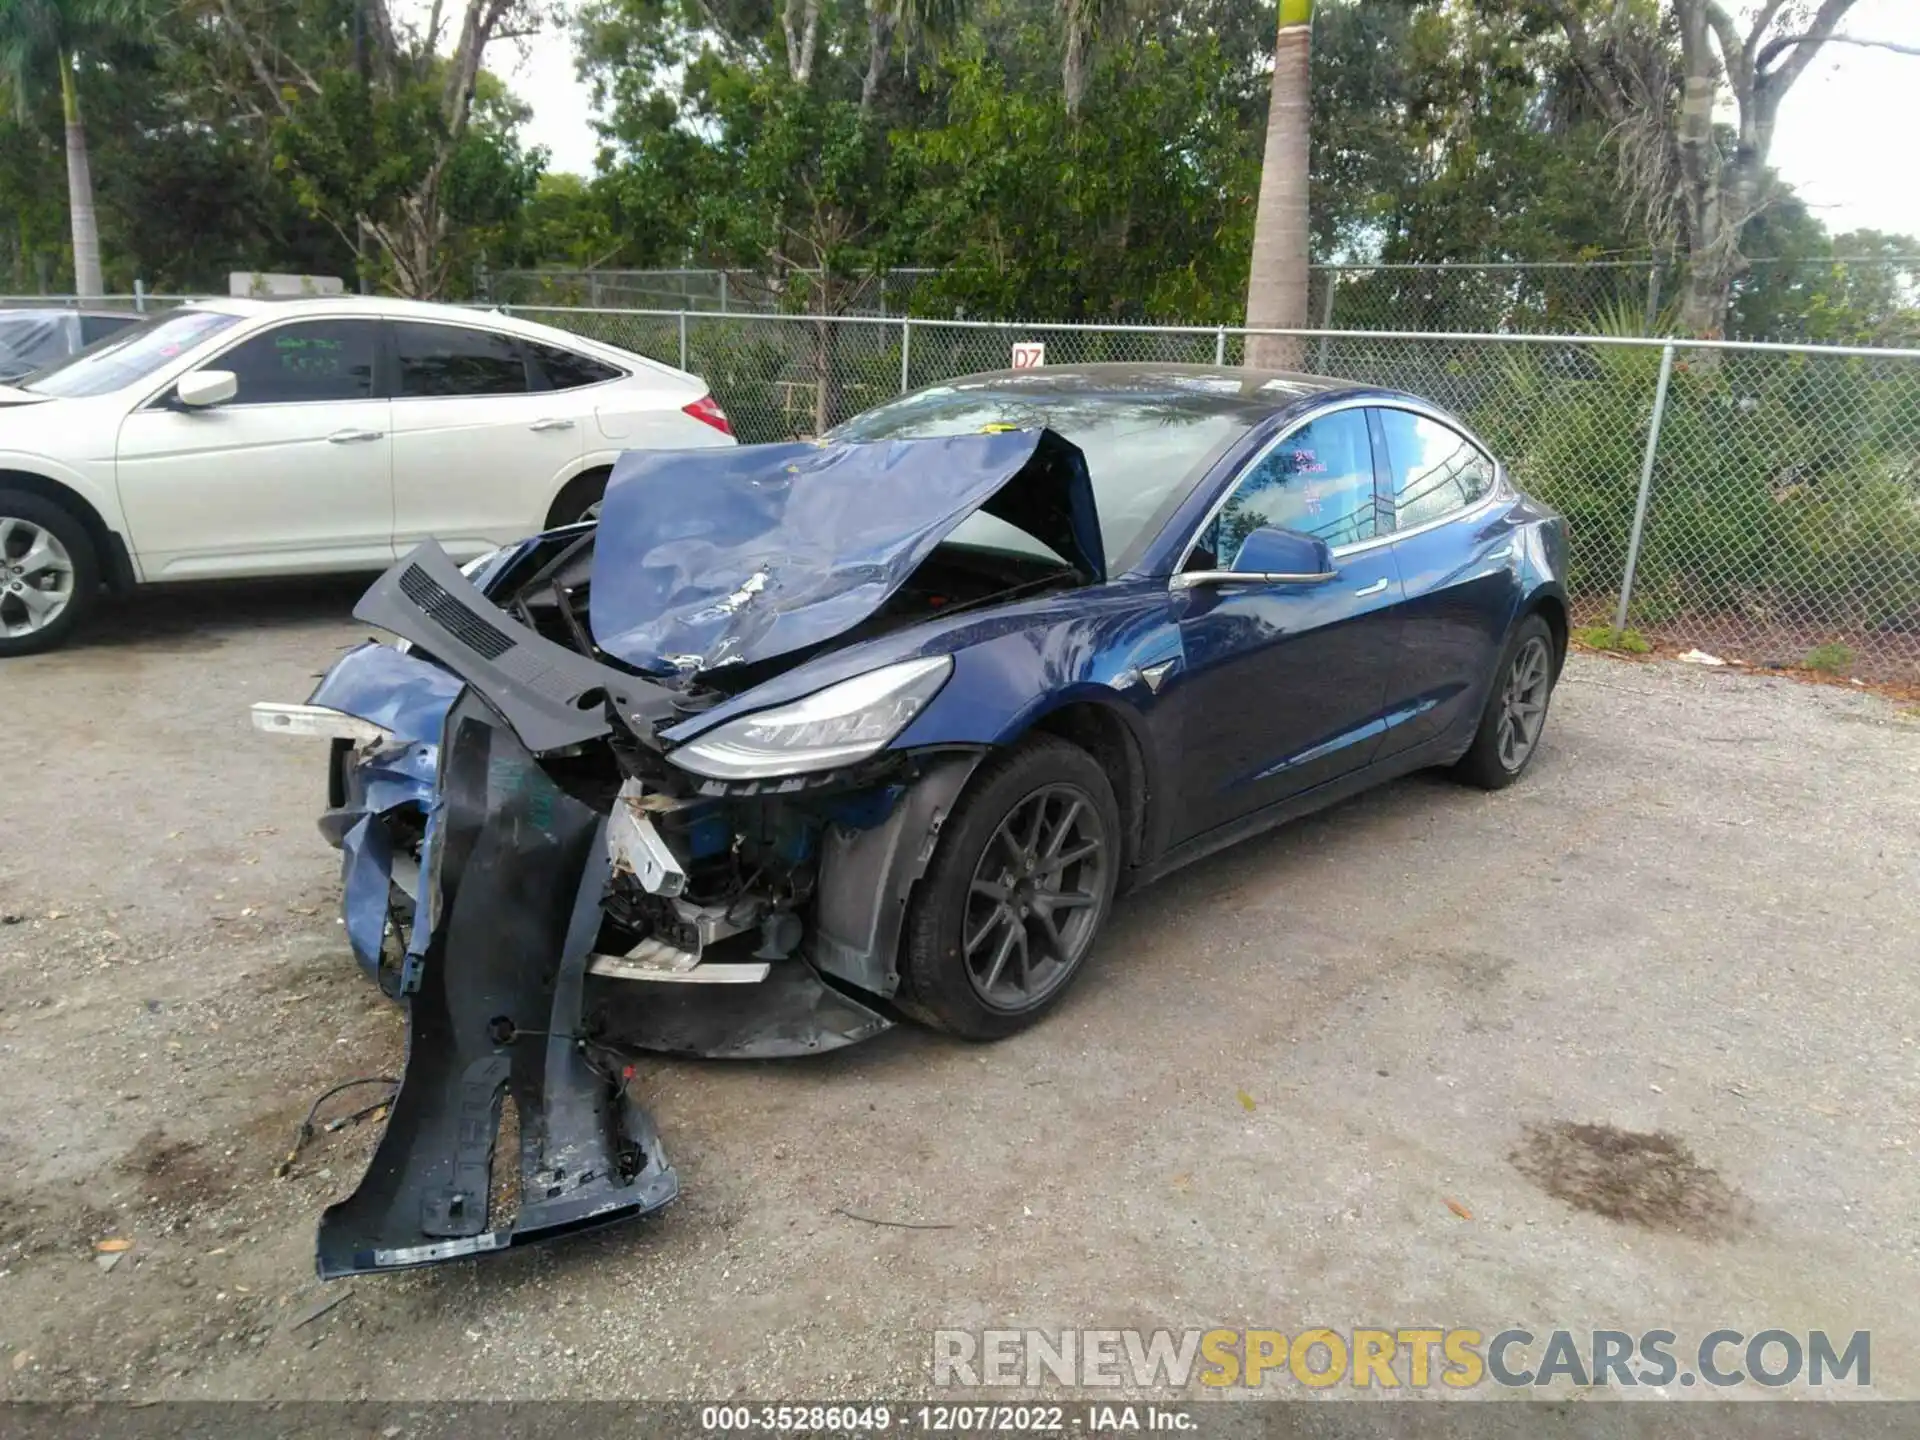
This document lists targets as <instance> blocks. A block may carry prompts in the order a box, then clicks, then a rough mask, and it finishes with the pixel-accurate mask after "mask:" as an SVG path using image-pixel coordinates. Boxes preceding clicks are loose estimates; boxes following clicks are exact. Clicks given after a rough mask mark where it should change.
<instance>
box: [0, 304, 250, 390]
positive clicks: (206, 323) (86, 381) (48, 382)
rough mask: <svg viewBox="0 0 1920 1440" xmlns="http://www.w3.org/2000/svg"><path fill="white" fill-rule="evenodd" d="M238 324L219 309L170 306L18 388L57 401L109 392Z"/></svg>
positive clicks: (48, 369)
mask: <svg viewBox="0 0 1920 1440" xmlns="http://www.w3.org/2000/svg"><path fill="white" fill-rule="evenodd" d="M239 323H240V317H239V316H238V315H227V314H224V313H222V312H221V311H218V310H193V309H183V310H170V311H168V312H167V313H166V314H165V315H156V316H154V317H153V318H152V319H151V320H148V321H145V322H144V323H142V324H138V325H129V326H128V327H127V328H126V329H124V330H122V331H120V332H119V333H118V334H115V335H109V336H107V338H106V339H104V340H102V341H100V342H99V343H98V344H95V345H90V346H88V347H87V348H86V349H85V350H82V351H81V352H80V353H79V354H77V355H72V356H69V357H68V358H67V359H65V360H58V361H55V362H54V363H53V364H51V365H49V366H47V368H46V369H44V370H41V371H38V372H37V373H35V374H33V375H30V376H28V377H27V378H26V379H25V380H22V381H21V382H20V388H21V389H22V390H31V391H32V392H33V393H34V394H36V395H51V396H53V397H54V398H56V399H76V398H78V397H81V396H85V395H107V394H111V393H112V392H113V391H115V390H120V389H123V388H125V387H126V386H128V385H132V384H134V383H135V382H136V381H140V380H144V379H146V378H147V376H149V375H151V374H153V372H154V371H156V370H158V369H160V368H162V367H163V366H165V365H167V364H169V363H171V362H172V361H175V360H178V359H179V358H180V357H181V356H182V355H184V354H186V353H187V351H189V350H191V349H193V348H195V347H196V346H198V345H201V344H203V343H204V342H206V341H208V340H211V339H212V338H213V337H214V336H215V335H218V334H219V333H220V332H221V331H222V330H225V329H227V328H229V327H230V326H234V325H238V324H239Z"/></svg>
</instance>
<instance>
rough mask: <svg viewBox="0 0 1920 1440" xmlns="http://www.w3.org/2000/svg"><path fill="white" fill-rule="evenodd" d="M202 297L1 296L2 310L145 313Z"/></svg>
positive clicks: (145, 294) (142, 294)
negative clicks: (129, 311) (128, 311)
mask: <svg viewBox="0 0 1920 1440" xmlns="http://www.w3.org/2000/svg"><path fill="white" fill-rule="evenodd" d="M202 298H204V297H202V296H198V295H153V294H149V293H148V292H146V291H144V290H142V291H140V292H139V293H138V294H134V295H87V296H79V295H0V310H131V311H133V312H134V313H135V314H145V313H146V312H147V311H149V310H171V309H173V307H174V306H176V305H185V304H187V303H188V302H189V301H192V300H198V299H202Z"/></svg>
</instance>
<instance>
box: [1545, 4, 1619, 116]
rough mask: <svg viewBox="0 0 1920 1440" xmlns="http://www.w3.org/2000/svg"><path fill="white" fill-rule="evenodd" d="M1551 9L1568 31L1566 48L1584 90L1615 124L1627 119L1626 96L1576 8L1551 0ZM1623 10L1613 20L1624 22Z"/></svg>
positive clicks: (1561, 25) (1562, 26) (1563, 27)
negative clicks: (1582, 81) (1583, 83)
mask: <svg viewBox="0 0 1920 1440" xmlns="http://www.w3.org/2000/svg"><path fill="white" fill-rule="evenodd" d="M1552 9H1553V13H1554V15H1555V16H1556V17H1558V19H1559V21H1560V27H1561V29H1563V30H1565V31H1566V33H1567V50H1568V52H1569V53H1570V54H1571V55H1572V57H1573V64H1574V68H1575V69H1576V70H1578V71H1579V72H1580V78H1581V79H1582V80H1584V81H1586V84H1587V89H1588V90H1590V91H1591V92H1592V93H1593V96H1594V98H1595V99H1597V100H1598V101H1599V102H1600V104H1601V107H1602V108H1603V109H1604V110H1605V111H1606V112H1607V118H1608V119H1610V120H1612V121H1613V122H1614V124H1616V125H1619V124H1623V123H1625V122H1626V121H1627V120H1628V119H1629V118H1630V117H1629V109H1628V105H1627V98H1626V96H1625V95H1624V94H1623V93H1622V92H1621V90H1620V87H1619V85H1618V84H1617V83H1615V81H1614V78H1613V76H1612V75H1611V74H1609V73H1608V72H1607V67H1606V66H1605V65H1604V64H1602V63H1601V61H1600V57H1599V56H1598V55H1597V54H1596V53H1595V50H1594V44H1593V37H1592V36H1591V35H1589V34H1588V33H1587V26H1586V22H1585V21H1584V20H1582V19H1581V18H1580V11H1579V9H1578V8H1577V7H1576V6H1575V5H1574V4H1572V3H1571V0H1552ZM1624 9H1625V7H1622V13H1621V15H1620V16H1619V17H1618V19H1617V21H1616V23H1621V22H1623V21H1624V18H1625V17H1624Z"/></svg>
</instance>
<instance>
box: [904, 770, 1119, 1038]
mask: <svg viewBox="0 0 1920 1440" xmlns="http://www.w3.org/2000/svg"><path fill="white" fill-rule="evenodd" d="M1120 833H1121V832H1120V815H1119V806H1118V805H1117V804H1116V803H1115V801H1114V796H1113V786H1112V785H1111V784H1110V783H1109V781H1108V779H1107V776H1106V772H1105V771H1103V770H1102V769H1101V768H1100V766H1099V765H1098V764H1096V763H1095V762H1094V760H1093V757H1092V756H1090V755H1088V754H1087V752H1086V751H1084V750H1082V749H1080V748H1079V747H1078V746H1076V745H1071V744H1069V743H1067V742H1066V741H1064V740H1060V739H1056V738H1054V737H1052V736H1038V737H1035V738H1033V739H1030V740H1027V741H1025V742H1024V743H1022V744H1021V745H1019V746H1017V747H1016V748H1014V749H1012V750H1009V751H1007V752H1006V753H1004V754H1001V755H996V756H994V757H993V758H991V759H989V760H987V761H986V762H985V763H984V764H983V765H982V766H981V768H980V769H979V770H978V771H977V772H976V773H975V774H974V776H973V778H972V780H971V781H970V782H969V783H968V785H967V789H966V792H965V794H964V795H963V796H962V797H961V800H960V803H959V804H958V805H957V806H955V808H954V811H953V814H952V815H951V816H950V817H949V818H948V820H947V822H946V824H945V825H944V826H943V827H942V828H941V835H940V841H939V844H938V847H937V848H936V849H935V851H934V856H933V860H932V863H931V864H930V865H929V866H928V868H927V873H926V875H925V876H924V877H923V878H922V880H921V882H920V884H919V886H918V887H917V888H916V890H915V893H914V898H913V903H912V907H911V908H910V910H909V911H908V915H907V923H906V927H905V934H904V936H903V943H902V945H901V957H900V958H901V965H900V968H901V977H900V993H899V995H898V996H897V997H896V999H897V1001H898V1003H899V1005H900V1007H901V1009H903V1010H904V1011H905V1012H906V1013H908V1014H909V1015H911V1016H913V1017H914V1018H915V1019H917V1020H920V1021H922V1022H924V1023H926V1024H928V1025H931V1026H933V1027H934V1028H936V1029H939V1030H945V1031H947V1032H949V1033H951V1034H954V1035H961V1036H964V1037H966V1038H967V1039H970V1040H997V1039H999V1038H1001V1037H1002V1036H1005V1035H1011V1034H1013V1033H1014V1032H1015V1031H1017V1030H1022V1029H1025V1028H1026V1027H1027V1026H1029V1025H1031V1024H1033V1023H1034V1021H1036V1020H1038V1019H1039V1018H1040V1017H1041V1016H1042V1015H1044V1014H1045V1013H1046V1012H1047V1011H1048V1010H1049V1009H1051V1008H1052V1007H1053V1006H1054V1005H1055V1004H1056V1003H1058V1001H1059V999H1060V997H1061V996H1062V995H1063V994H1065V993H1066V989H1067V986H1068V985H1069V984H1071V983H1072V981H1073V978H1074V976H1076V975H1077V974H1079V972H1080V969H1081V966H1082V965H1083V963H1084V962H1085V960H1086V958H1087V952H1088V951H1089V950H1091V949H1092V948H1093V942H1094V938H1095V937H1096V936H1097V935H1098V934H1099V932H1100V928H1101V926H1102V925H1103V924H1104V923H1105V921H1106V918H1107V911H1108V909H1109V908H1110V907H1111V905H1112V903H1113V893H1114V886H1115V884H1116V882H1117V881H1118V879H1119V874H1120V864H1121V846H1120Z"/></svg>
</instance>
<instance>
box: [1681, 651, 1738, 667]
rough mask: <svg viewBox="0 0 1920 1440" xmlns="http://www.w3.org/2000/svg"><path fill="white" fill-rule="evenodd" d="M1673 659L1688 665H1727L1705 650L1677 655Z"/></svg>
mask: <svg viewBox="0 0 1920 1440" xmlns="http://www.w3.org/2000/svg"><path fill="white" fill-rule="evenodd" d="M1673 658H1674V659H1676V660H1678V661H1681V662H1682V663H1683V664H1687V665H1724V664H1726V663H1727V662H1726V661H1724V660H1722V659H1721V658H1720V657H1719V656H1718V655H1709V654H1708V653H1707V652H1706V651H1704V650H1688V651H1686V652H1685V653H1684V654H1680V655H1676V656H1674V657H1673Z"/></svg>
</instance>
